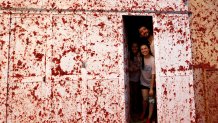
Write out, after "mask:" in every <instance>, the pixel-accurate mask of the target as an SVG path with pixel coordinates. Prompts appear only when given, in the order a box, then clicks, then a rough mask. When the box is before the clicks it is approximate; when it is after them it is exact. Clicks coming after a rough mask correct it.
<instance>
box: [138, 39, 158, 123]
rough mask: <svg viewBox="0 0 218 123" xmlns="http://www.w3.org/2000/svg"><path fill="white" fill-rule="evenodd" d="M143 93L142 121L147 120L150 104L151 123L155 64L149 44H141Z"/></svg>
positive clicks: (148, 120) (148, 119)
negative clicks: (146, 114) (146, 115)
mask: <svg viewBox="0 0 218 123" xmlns="http://www.w3.org/2000/svg"><path fill="white" fill-rule="evenodd" d="M140 50H141V56H142V57H141V76H140V83H141V91H142V96H143V111H142V114H141V116H140V118H141V120H143V119H144V118H145V113H146V109H147V106H148V104H149V114H148V118H147V120H146V123H150V119H151V116H152V114H153V110H154V102H155V96H154V80H155V62H154V57H153V56H152V53H151V49H150V45H149V44H148V43H144V44H141V46H140Z"/></svg>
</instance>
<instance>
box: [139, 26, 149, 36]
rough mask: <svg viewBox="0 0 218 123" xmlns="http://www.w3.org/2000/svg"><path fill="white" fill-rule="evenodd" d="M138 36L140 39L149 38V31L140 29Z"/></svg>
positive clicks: (144, 28)
mask: <svg viewBox="0 0 218 123" xmlns="http://www.w3.org/2000/svg"><path fill="white" fill-rule="evenodd" d="M139 34H140V37H145V38H147V37H148V36H149V30H148V29H147V28H146V27H141V28H140V29H139Z"/></svg>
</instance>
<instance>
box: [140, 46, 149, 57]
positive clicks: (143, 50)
mask: <svg viewBox="0 0 218 123" xmlns="http://www.w3.org/2000/svg"><path fill="white" fill-rule="evenodd" d="M141 53H142V55H143V56H149V49H148V47H147V46H146V45H142V46H141Z"/></svg>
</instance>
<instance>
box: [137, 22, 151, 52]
mask: <svg viewBox="0 0 218 123" xmlns="http://www.w3.org/2000/svg"><path fill="white" fill-rule="evenodd" d="M138 31H139V37H140V42H141V43H142V44H143V43H149V45H150V48H151V53H152V55H153V56H154V52H155V51H154V36H153V34H152V33H151V31H150V30H149V29H148V28H147V27H146V26H141V27H140V28H139V30H138Z"/></svg>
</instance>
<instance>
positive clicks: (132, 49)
mask: <svg viewBox="0 0 218 123" xmlns="http://www.w3.org/2000/svg"><path fill="white" fill-rule="evenodd" d="M123 24H124V38H125V40H126V45H127V47H128V73H127V75H128V77H129V79H128V82H127V85H129V86H128V87H129V88H128V89H129V91H128V92H129V94H128V96H129V98H128V99H129V101H128V102H129V103H128V104H129V114H128V115H129V123H141V122H143V123H144V122H145V123H157V106H156V104H157V103H156V82H155V75H156V74H155V73H156V72H155V62H154V40H153V21H152V16H129V15H124V16H123Z"/></svg>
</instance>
